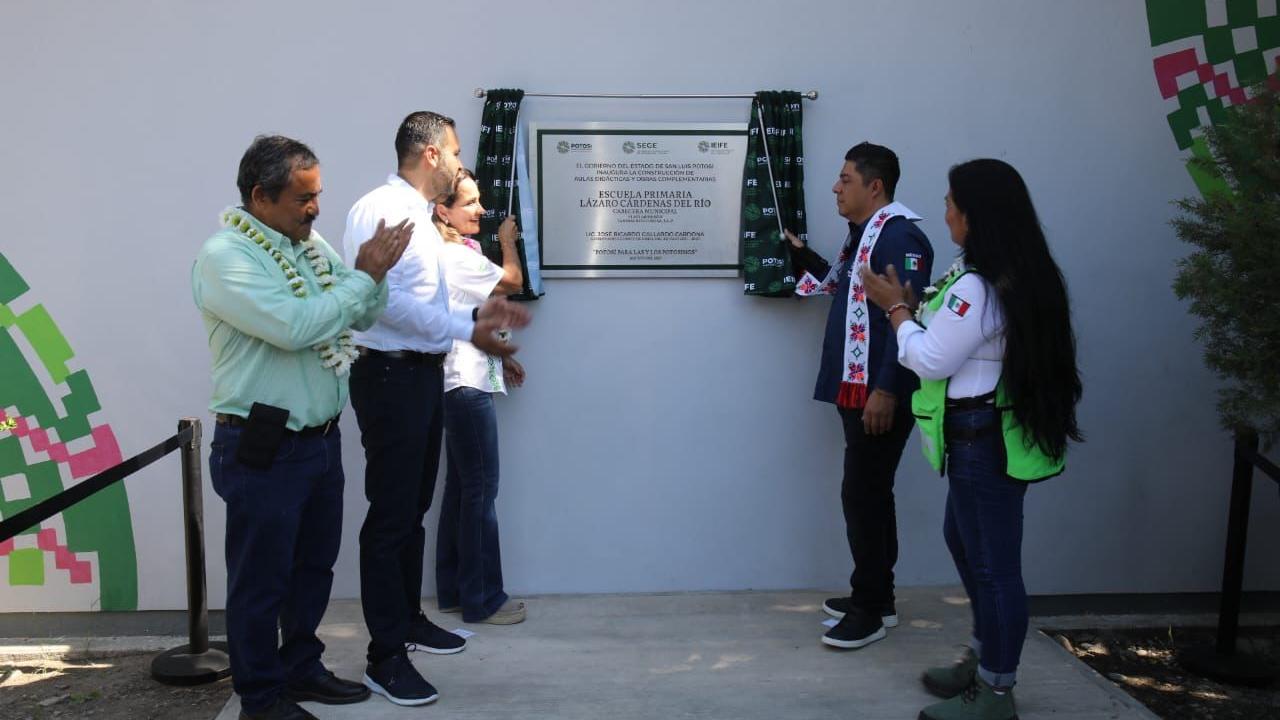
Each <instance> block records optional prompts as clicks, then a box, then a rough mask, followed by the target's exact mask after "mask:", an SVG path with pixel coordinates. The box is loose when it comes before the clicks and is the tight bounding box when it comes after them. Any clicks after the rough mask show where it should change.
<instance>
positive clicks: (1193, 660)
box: [1180, 430, 1277, 685]
mask: <svg viewBox="0 0 1280 720" xmlns="http://www.w3.org/2000/svg"><path fill="white" fill-rule="evenodd" d="M1257 453H1258V434H1257V433H1255V432H1252V431H1245V430H1242V431H1239V432H1237V433H1236V438H1235V452H1234V453H1233V458H1234V464H1233V465H1232V467H1231V505H1230V507H1229V509H1228V511H1227V552H1226V558H1225V559H1224V560H1223V564H1222V600H1221V603H1220V605H1219V607H1218V641H1217V644H1216V646H1215V647H1212V648H1208V647H1204V648H1194V649H1192V650H1188V651H1184V652H1183V653H1181V654H1180V655H1181V661H1182V664H1183V665H1184V666H1185V667H1186V668H1187V669H1188V670H1190V671H1192V672H1194V673H1197V674H1199V675H1204V676H1206V677H1211V678H1216V679H1218V680H1222V681H1224V682H1229V683H1235V684H1237V685H1266V684H1268V683H1270V682H1271V681H1273V680H1274V679H1275V678H1276V674H1277V670H1276V668H1273V667H1270V666H1268V665H1267V664H1266V663H1264V662H1262V661H1261V660H1260V659H1259V658H1256V657H1252V656H1250V655H1248V654H1245V653H1238V652H1236V636H1237V634H1238V632H1239V629H1240V596H1241V590H1242V588H1243V586H1244V556H1245V552H1244V551H1245V544H1246V540H1248V537H1249V501H1250V498H1251V496H1252V494H1253V473H1254V462H1253V459H1254V458H1255V457H1256V456H1257Z"/></svg>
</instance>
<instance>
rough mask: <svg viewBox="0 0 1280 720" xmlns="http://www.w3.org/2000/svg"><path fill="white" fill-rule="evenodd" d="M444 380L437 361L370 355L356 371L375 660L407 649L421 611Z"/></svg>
mask: <svg viewBox="0 0 1280 720" xmlns="http://www.w3.org/2000/svg"><path fill="white" fill-rule="evenodd" d="M443 389H444V377H443V372H442V369H441V367H440V365H439V364H438V363H436V362H425V363H424V362H421V361H417V360H411V359H397V358H387V357H383V356H377V355H367V356H365V357H362V358H360V359H359V360H357V361H356V363H355V364H354V365H353V366H352V368H351V406H352V407H353V408H354V409H355V411H356V420H357V421H358V422H359V424H360V442H361V443H362V444H363V445H364V457H365V472H364V493H365V497H366V498H367V499H368V501H369V513H368V515H366V516H365V519H364V525H362V526H361V528H360V604H361V606H362V607H363V609H364V621H365V625H367V626H368V628H369V635H370V637H371V640H370V641H369V652H368V659H369V662H378V661H379V660H382V659H384V658H387V657H390V656H391V655H395V654H397V653H400V652H403V651H404V644H405V642H406V641H407V640H408V638H409V627H410V623H411V622H412V620H413V619H414V618H416V617H417V616H418V615H419V614H420V613H421V612H422V609H421V605H420V602H421V597H422V568H423V554H424V552H425V549H424V548H425V544H426V531H425V530H424V529H423V527H422V519H423V516H425V515H426V514H427V510H428V509H429V508H430V507H431V496H432V494H434V493H435V488H436V472H437V470H438V469H439V465H440V438H441V432H442V428H443V420H444V409H443V400H444V397H443Z"/></svg>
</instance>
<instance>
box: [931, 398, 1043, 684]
mask: <svg viewBox="0 0 1280 720" xmlns="http://www.w3.org/2000/svg"><path fill="white" fill-rule="evenodd" d="M999 422H1000V420H999V416H998V414H997V413H996V411H995V409H994V408H982V409H975V410H960V411H957V410H948V411H947V415H946V419H945V422H944V428H945V430H944V432H945V434H946V436H947V440H946V443H947V477H948V479H949V482H950V490H949V492H948V493H947V513H946V520H945V522H944V523H943V536H944V537H945V538H946V541H947V548H948V549H950V550H951V557H952V559H953V560H954V561H955V564H956V570H958V571H959V572H960V580H961V581H962V582H963V583H964V589H965V591H966V592H967V593H968V594H969V602H970V606H971V608H972V610H973V636H974V638H975V639H976V640H977V641H978V644H979V650H978V672H979V673H980V674H981V675H982V678H983V680H985V681H986V682H987V683H988V684H990V685H992V686H995V687H1011V686H1013V684H1014V681H1015V680H1016V674H1017V668H1018V660H1019V658H1020V657H1021V655H1022V643H1023V641H1024V640H1025V639H1026V636H1027V590H1026V587H1025V586H1024V585H1023V583H1022V500H1023V497H1024V496H1025V495H1026V492H1027V485H1026V483H1024V482H1021V481H1018V480H1014V479H1012V478H1010V477H1009V476H1008V475H1006V474H1005V451H1004V438H1003V436H1002V435H1001V433H1000V427H999ZM992 425H994V426H995V427H994V428H992V427H991V426H992ZM982 428H991V431H990V432H987V433H985V434H981V435H980V436H978V437H976V438H967V439H959V438H953V437H952V436H953V435H958V434H960V433H963V432H966V431H970V432H972V431H975V430H979V429H982Z"/></svg>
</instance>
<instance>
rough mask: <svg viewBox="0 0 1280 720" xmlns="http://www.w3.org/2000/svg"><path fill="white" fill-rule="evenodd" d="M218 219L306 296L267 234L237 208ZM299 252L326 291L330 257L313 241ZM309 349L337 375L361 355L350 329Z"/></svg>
mask: <svg viewBox="0 0 1280 720" xmlns="http://www.w3.org/2000/svg"><path fill="white" fill-rule="evenodd" d="M221 219H222V224H223V225H225V226H226V227H227V228H229V229H231V230H235V231H238V232H240V233H242V234H243V235H245V236H246V237H248V238H249V239H250V240H252V241H253V243H254V244H255V245H257V246H258V247H260V248H262V249H263V250H264V251H265V252H266V253H267V254H268V255H270V256H271V259H272V260H275V261H276V265H278V266H280V269H281V270H282V271H284V277H285V280H286V281H288V284H289V287H290V288H291V289H292V290H293V296H294V297H299V298H304V297H306V296H307V288H306V284H305V283H304V282H303V280H302V276H301V275H299V274H298V271H297V269H295V268H294V267H293V265H292V264H290V262H289V260H288V258H286V257H285V256H284V253H282V252H280V251H279V250H277V249H275V248H273V247H271V241H269V240H267V236H266V235H264V234H263V233H262V231H261V230H259V229H258V228H256V227H254V226H253V224H252V223H250V222H249V220H248V218H246V217H245V216H244V215H243V214H242V213H241V211H240V209H239V208H227V209H226V210H225V211H223V213H222V218H221ZM302 254H303V256H305V257H306V258H307V262H309V263H310V264H311V269H312V271H314V272H315V275H316V282H318V283H320V287H322V288H324V290H325V291H326V292H327V291H328V290H329V289H330V288H331V287H333V283H334V282H335V280H334V278H333V267H332V265H330V264H329V258H327V257H325V254H324V253H323V252H321V250H320V247H319V245H317V244H316V241H315V240H306V241H304V242H303V243H302ZM311 349H312V350H315V351H316V352H317V353H319V354H320V364H321V365H323V366H324V367H326V368H329V369H330V370H333V373H334V374H335V375H337V376H338V377H343V376H345V375H346V374H347V373H348V372H350V370H351V363H353V362H355V361H356V358H358V357H360V352H359V351H358V350H356V344H355V341H354V340H353V339H352V337H351V331H350V330H343V331H342V332H340V333H338V334H337V335H335V336H334V337H332V338H329V339H328V340H325V341H324V342H319V343H316V344H315V345H312V346H311Z"/></svg>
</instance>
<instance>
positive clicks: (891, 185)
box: [844, 142, 902, 202]
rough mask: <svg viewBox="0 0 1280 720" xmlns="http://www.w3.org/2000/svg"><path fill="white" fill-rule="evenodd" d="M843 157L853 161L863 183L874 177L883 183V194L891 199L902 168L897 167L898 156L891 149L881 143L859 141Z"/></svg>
mask: <svg viewBox="0 0 1280 720" xmlns="http://www.w3.org/2000/svg"><path fill="white" fill-rule="evenodd" d="M844 159H845V162H851V163H853V166H854V167H855V168H857V170H858V174H859V175H861V176H862V181H863V182H864V183H865V184H867V185H870V184H871V181H872V180H876V179H878V180H880V182H882V183H884V196H885V198H886V199H887V200H889V201H891V202H892V201H893V192H894V190H896V189H897V187H898V178H899V177H901V176H902V170H901V169H900V168H899V167H898V156H897V155H895V154H894V153H893V151H892V150H890V149H889V148H887V147H885V146H883V145H873V144H871V143H869V142H861V143H858V144H857V145H854V146H853V147H851V148H849V152H847V153H845V154H844Z"/></svg>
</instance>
